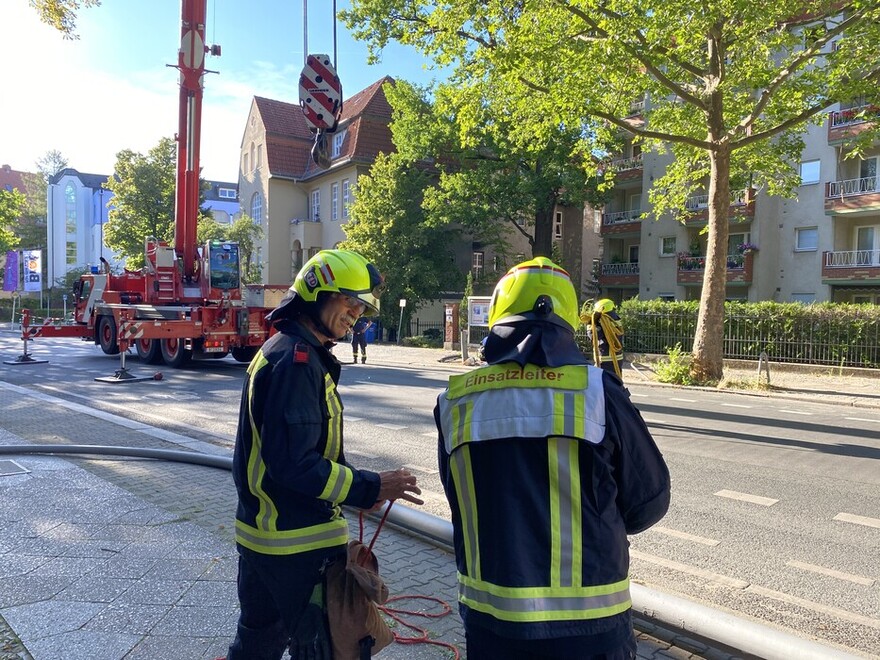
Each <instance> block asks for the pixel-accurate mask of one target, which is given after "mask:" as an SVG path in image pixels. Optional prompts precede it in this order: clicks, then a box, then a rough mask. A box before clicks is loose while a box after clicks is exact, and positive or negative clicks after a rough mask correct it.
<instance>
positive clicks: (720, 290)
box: [691, 143, 730, 383]
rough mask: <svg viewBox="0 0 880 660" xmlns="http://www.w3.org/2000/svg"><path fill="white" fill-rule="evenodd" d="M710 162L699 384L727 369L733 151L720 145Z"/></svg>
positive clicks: (696, 367) (694, 370)
mask: <svg viewBox="0 0 880 660" xmlns="http://www.w3.org/2000/svg"><path fill="white" fill-rule="evenodd" d="M709 159H710V162H711V166H712V170H711V178H710V180H709V237H708V246H707V249H706V270H705V272H704V274H703V290H702V292H701V294H700V313H699V316H698V317H697V331H696V335H695V336H694V347H693V362H692V364H691V374H692V376H693V377H694V378H695V379H696V380H697V382H700V383H706V382H713V381H714V382H717V381H719V380H721V377H722V373H723V369H724V299H725V297H726V293H727V242H728V236H729V234H730V227H729V219H728V214H729V212H730V148H729V147H728V146H727V144H726V143H724V144H721V145H719V148H718V149H717V150H714V151H710V152H709Z"/></svg>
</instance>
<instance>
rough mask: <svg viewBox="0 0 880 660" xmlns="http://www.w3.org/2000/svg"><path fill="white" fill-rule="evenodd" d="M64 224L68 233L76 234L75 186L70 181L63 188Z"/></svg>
mask: <svg viewBox="0 0 880 660" xmlns="http://www.w3.org/2000/svg"><path fill="white" fill-rule="evenodd" d="M64 226H65V228H66V231H67V233H68V234H73V235H74V236H76V188H74V187H73V184H72V183H68V184H67V187H66V188H65V189H64Z"/></svg>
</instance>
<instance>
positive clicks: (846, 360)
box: [579, 312, 880, 368]
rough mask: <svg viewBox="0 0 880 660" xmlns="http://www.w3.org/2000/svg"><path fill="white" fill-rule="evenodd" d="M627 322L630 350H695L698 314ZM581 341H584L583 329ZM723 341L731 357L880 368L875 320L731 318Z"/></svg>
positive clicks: (642, 315) (643, 315)
mask: <svg viewBox="0 0 880 660" xmlns="http://www.w3.org/2000/svg"><path fill="white" fill-rule="evenodd" d="M627 321H628V319H624V327H625V329H626V335H625V337H624V349H625V350H626V351H627V352H632V353H660V354H665V353H666V352H667V350H668V349H670V348H673V347H674V346H675V345H676V344H681V346H682V348H683V349H684V350H686V351H689V350H690V349H691V347H692V346H693V343H694V336H695V334H696V328H697V318H696V315H695V314H687V313H674V312H673V313H654V312H639V314H638V318H636V319H632V321H633V322H630V323H628V322H627ZM579 341H581V342H585V341H586V337H585V336H584V335H583V331H582V330H581V331H580V333H579ZM723 341H724V345H723V350H724V357H725V358H731V359H744V360H757V359H758V357H759V356H760V355H761V353H762V352H764V353H766V354H767V356H768V358H769V359H770V360H773V361H776V362H793V363H803V364H826V365H834V366H844V367H870V368H877V367H880V322H877V321H876V320H874V321H870V320H867V321H862V320H859V319H854V320H849V321H844V322H842V320H841V319H840V318H833V317H831V316H830V315H829V316H828V317H827V318H824V319H823V318H818V317H816V316H806V317H804V318H792V317H787V316H781V315H777V316H763V317H756V316H754V315H730V314H728V315H726V316H725V319H724V340H723ZM582 345H584V344H582Z"/></svg>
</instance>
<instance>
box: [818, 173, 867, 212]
mask: <svg viewBox="0 0 880 660" xmlns="http://www.w3.org/2000/svg"><path fill="white" fill-rule="evenodd" d="M875 211H880V190H878V189H877V177H876V176H865V177H862V178H860V179H846V180H844V181H829V182H828V183H826V184H825V215H839V214H844V213H860V212H875Z"/></svg>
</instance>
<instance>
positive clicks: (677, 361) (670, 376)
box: [654, 343, 697, 385]
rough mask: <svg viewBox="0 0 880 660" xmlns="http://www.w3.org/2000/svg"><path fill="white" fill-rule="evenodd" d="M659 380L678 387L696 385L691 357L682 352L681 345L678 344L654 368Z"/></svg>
mask: <svg viewBox="0 0 880 660" xmlns="http://www.w3.org/2000/svg"><path fill="white" fill-rule="evenodd" d="M654 373H655V374H656V375H657V380H658V381H660V382H661V383H674V384H676V385H696V384H697V383H696V381H695V380H694V379H693V377H692V376H691V365H690V360H689V356H688V355H687V354H685V353H683V352H682V350H681V344H680V343H679V344H676V345H675V346H673V347H672V348H670V349H669V351H667V357H666V359H664V360H660V361H659V362H658V363H657V364H656V366H655V367H654Z"/></svg>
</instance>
